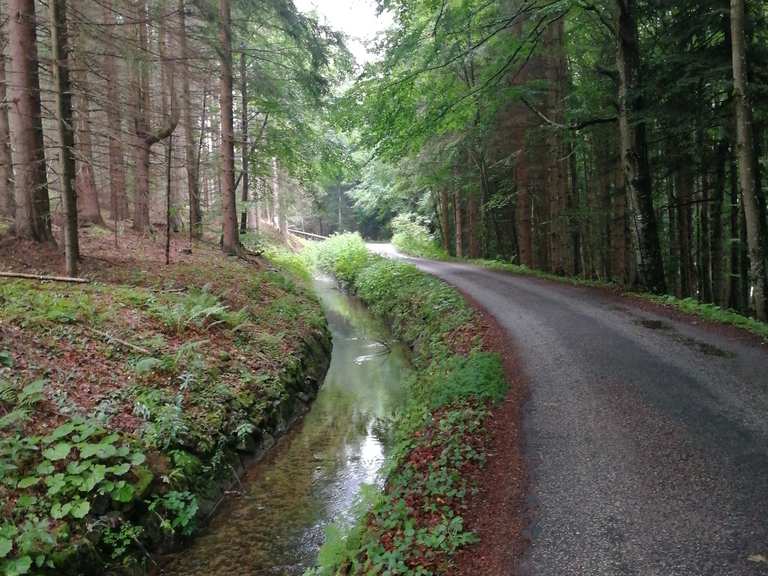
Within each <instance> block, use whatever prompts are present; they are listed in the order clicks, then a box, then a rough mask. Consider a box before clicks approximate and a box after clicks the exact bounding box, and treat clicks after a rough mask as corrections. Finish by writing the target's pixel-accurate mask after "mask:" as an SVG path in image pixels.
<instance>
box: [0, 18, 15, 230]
mask: <svg viewBox="0 0 768 576" xmlns="http://www.w3.org/2000/svg"><path fill="white" fill-rule="evenodd" d="M4 28H5V14H4V11H3V10H2V6H0V216H4V217H6V218H8V219H9V220H13V219H14V216H15V213H16V202H15V200H14V198H13V156H12V154H11V129H10V124H9V122H8V105H7V104H6V102H7V99H8V98H7V90H6V84H7V79H6V74H5V47H6V44H7V40H6V37H5V31H4Z"/></svg>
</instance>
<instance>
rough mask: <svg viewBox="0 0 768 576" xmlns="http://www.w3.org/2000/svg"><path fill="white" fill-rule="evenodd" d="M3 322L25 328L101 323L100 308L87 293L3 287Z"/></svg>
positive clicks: (32, 286)
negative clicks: (14, 323) (98, 308)
mask: <svg viewBox="0 0 768 576" xmlns="http://www.w3.org/2000/svg"><path fill="white" fill-rule="evenodd" d="M0 318H2V319H4V320H7V321H9V322H18V323H19V324H21V325H22V326H25V327H26V326H47V325H51V324H76V323H89V324H95V323H97V322H98V321H99V320H100V319H101V317H100V314H99V312H98V310H97V308H96V304H95V302H94V300H93V298H92V297H91V295H90V294H89V293H87V292H86V291H84V290H77V291H75V290H59V289H57V287H56V286H52V285H50V284H41V283H35V284H33V283H31V282H25V281H13V282H2V283H0Z"/></svg>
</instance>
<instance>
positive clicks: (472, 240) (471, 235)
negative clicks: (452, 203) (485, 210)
mask: <svg viewBox="0 0 768 576" xmlns="http://www.w3.org/2000/svg"><path fill="white" fill-rule="evenodd" d="M480 234H481V227H480V206H479V199H478V197H477V190H476V189H475V187H474V186H473V187H472V188H471V189H470V190H469V194H467V228H466V230H465V232H464V235H465V236H466V238H467V256H468V257H469V258H479V257H480Z"/></svg>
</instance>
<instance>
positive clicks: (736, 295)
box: [728, 150, 743, 310]
mask: <svg viewBox="0 0 768 576" xmlns="http://www.w3.org/2000/svg"><path fill="white" fill-rule="evenodd" d="M733 156H734V157H733V158H731V162H730V168H731V169H730V175H731V178H730V203H729V208H730V211H729V214H730V233H731V237H730V240H729V244H730V247H731V250H730V255H729V269H730V271H731V273H730V282H729V283H728V307H729V308H733V309H734V310H743V307H742V304H741V288H740V285H741V257H740V256H741V250H740V248H741V231H740V218H739V213H740V212H741V208H740V207H739V176H738V168H737V167H736V160H735V150H734V154H733Z"/></svg>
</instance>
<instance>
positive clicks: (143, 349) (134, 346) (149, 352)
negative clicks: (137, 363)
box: [91, 328, 154, 356]
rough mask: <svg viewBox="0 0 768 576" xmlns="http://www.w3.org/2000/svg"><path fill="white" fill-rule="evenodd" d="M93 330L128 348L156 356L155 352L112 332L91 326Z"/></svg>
mask: <svg viewBox="0 0 768 576" xmlns="http://www.w3.org/2000/svg"><path fill="white" fill-rule="evenodd" d="M91 332H93V333H94V334H98V335H99V336H101V337H102V338H106V339H107V340H108V341H110V342H117V343H118V344H121V345H123V346H125V347H127V348H130V349H131V350H135V351H136V352H141V353H142V354H144V355H145V356H154V354H153V353H152V352H151V351H150V350H147V349H146V348H142V347H141V346H136V344H131V343H130V342H126V341H125V340H121V339H120V338H118V337H117V336H113V335H112V334H109V333H107V332H102V331H101V330H96V329H95V328H91Z"/></svg>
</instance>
